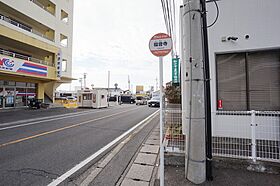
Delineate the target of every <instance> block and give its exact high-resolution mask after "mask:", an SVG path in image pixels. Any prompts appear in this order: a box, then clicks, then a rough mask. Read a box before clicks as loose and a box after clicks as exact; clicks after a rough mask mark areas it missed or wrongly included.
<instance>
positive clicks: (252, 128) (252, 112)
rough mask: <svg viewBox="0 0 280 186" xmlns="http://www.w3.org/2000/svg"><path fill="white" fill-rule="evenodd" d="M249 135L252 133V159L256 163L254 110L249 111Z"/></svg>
mask: <svg viewBox="0 0 280 186" xmlns="http://www.w3.org/2000/svg"><path fill="white" fill-rule="evenodd" d="M251 135H252V139H251V140H252V146H251V150H252V160H253V162H254V163H256V160H257V151H256V111H255V110H252V111H251Z"/></svg>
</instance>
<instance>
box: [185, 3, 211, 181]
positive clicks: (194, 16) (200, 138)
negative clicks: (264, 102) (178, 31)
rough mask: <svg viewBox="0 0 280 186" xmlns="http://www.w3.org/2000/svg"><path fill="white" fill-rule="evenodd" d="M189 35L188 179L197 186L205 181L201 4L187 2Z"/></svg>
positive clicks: (186, 25)
mask: <svg viewBox="0 0 280 186" xmlns="http://www.w3.org/2000/svg"><path fill="white" fill-rule="evenodd" d="M183 2H184V7H185V8H184V13H183V22H184V25H185V27H184V28H183V29H184V33H186V37H185V40H184V41H183V42H184V44H185V47H184V48H185V49H186V50H185V58H186V89H187V90H188V91H187V94H186V99H187V103H189V104H187V108H186V110H187V111H189V113H188V114H187V116H186V119H187V135H186V161H185V165H186V177H187V179H188V180H190V181H191V182H193V183H195V184H200V183H203V182H204V181H205V180H206V171H205V170H206V152H205V147H206V145H205V108H204V106H205V103H204V73H203V72H204V66H203V38H202V22H201V21H202V19H201V4H200V0H184V1H183Z"/></svg>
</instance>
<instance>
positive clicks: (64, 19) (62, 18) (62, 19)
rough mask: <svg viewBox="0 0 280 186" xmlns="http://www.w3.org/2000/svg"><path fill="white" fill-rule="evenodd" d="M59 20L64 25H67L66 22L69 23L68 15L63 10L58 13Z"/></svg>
mask: <svg viewBox="0 0 280 186" xmlns="http://www.w3.org/2000/svg"><path fill="white" fill-rule="evenodd" d="M60 20H61V21H63V22H65V23H68V21H69V19H68V14H67V12H65V11H64V10H61V12H60Z"/></svg>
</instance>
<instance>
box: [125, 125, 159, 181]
mask: <svg viewBox="0 0 280 186" xmlns="http://www.w3.org/2000/svg"><path fill="white" fill-rule="evenodd" d="M158 154H159V126H157V127H155V128H154V130H153V131H152V132H151V134H150V136H149V137H148V138H147V140H146V141H145V142H144V143H143V144H142V147H141V149H140V151H139V153H138V154H137V156H136V158H135V160H134V161H133V163H132V165H131V167H130V168H128V169H127V174H126V176H125V177H124V179H123V181H122V183H121V186H148V185H154V181H155V178H156V174H157V167H158Z"/></svg>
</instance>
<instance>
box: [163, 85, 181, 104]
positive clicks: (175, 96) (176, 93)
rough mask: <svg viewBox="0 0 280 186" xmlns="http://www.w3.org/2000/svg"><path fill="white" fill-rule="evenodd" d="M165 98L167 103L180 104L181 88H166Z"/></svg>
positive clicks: (171, 86)
mask: <svg viewBox="0 0 280 186" xmlns="http://www.w3.org/2000/svg"><path fill="white" fill-rule="evenodd" d="M165 96H166V98H167V100H168V102H169V103H181V87H180V86H175V85H170V86H166V89H165Z"/></svg>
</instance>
